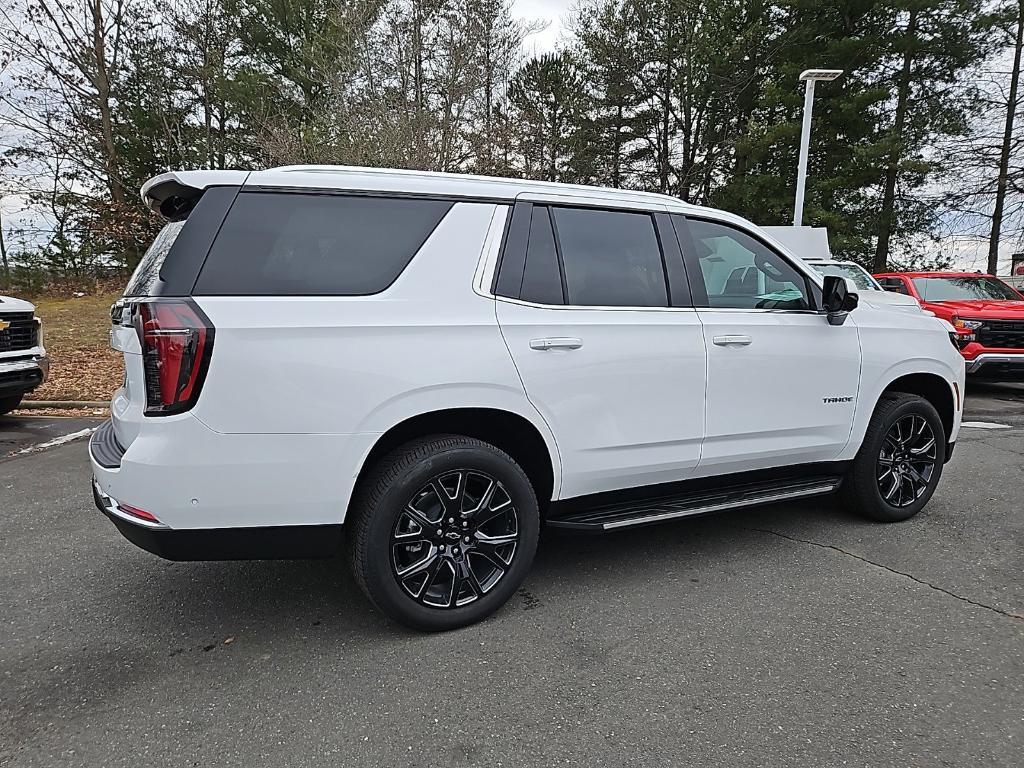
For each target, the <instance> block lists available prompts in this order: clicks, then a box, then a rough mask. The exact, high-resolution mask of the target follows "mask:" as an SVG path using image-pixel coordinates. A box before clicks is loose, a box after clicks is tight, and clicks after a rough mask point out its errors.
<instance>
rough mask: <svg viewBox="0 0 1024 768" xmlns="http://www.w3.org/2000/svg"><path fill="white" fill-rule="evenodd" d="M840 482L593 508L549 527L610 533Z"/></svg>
mask: <svg viewBox="0 0 1024 768" xmlns="http://www.w3.org/2000/svg"><path fill="white" fill-rule="evenodd" d="M840 482H842V478H840V477H816V478H812V479H804V480H787V481H782V482H774V483H758V484H755V485H745V486H735V487H733V488H729V489H722V490H718V491H707V490H704V491H700V492H697V493H688V494H686V493H684V494H679V495H675V496H661V497H658V498H652V499H643V500H639V501H630V502H625V503H618V504H607V505H604V506H594V507H590V508H588V509H583V510H580V511H577V512H571V513H569V514H565V515H559V516H556V517H549V518H548V521H547V524H548V525H549V526H550V527H552V528H569V529H572V530H577V531H611V530H614V529H616V528H632V527H634V526H638V525H651V524H652V523H660V522H662V521H664V520H674V519H676V518H679V517H690V516H691V515H706V514H708V513H710V512H721V511H723V510H726V509H737V508H739V507H750V506H753V505H755V504H769V503H771V502H774V501H788V500H789V499H802V498H806V497H809V496H822V495H824V494H828V493H832V492H833V491H834V490H835V489H836V488H838V487H839V483H840Z"/></svg>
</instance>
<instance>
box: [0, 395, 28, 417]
mask: <svg viewBox="0 0 1024 768" xmlns="http://www.w3.org/2000/svg"><path fill="white" fill-rule="evenodd" d="M22 397H23V395H14V396H12V397H0V416H4V415H6V414H8V413H10V412H11V411H13V410H14V409H15V408H17V407H18V406H19V405H21V398H22Z"/></svg>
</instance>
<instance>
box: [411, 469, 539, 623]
mask: <svg viewBox="0 0 1024 768" xmlns="http://www.w3.org/2000/svg"><path fill="white" fill-rule="evenodd" d="M518 544H519V516H518V513H517V511H516V507H515V505H514V504H513V503H512V497H511V496H510V495H509V493H508V491H506V490H505V486H503V485H502V484H501V482H500V481H499V480H497V479H496V478H494V477H492V476H491V475H489V474H487V473H485V472H481V471H478V470H470V469H459V470H456V471H454V472H447V473H445V474H443V475H438V476H437V477H434V478H432V479H431V480H430V481H429V482H428V483H426V484H425V485H424V486H423V487H422V488H421V489H420V490H419V491H417V492H416V493H415V494H414V495H413V496H412V498H411V499H409V501H408V502H407V503H406V504H405V506H404V508H403V509H402V511H401V512H400V513H399V515H398V520H397V521H396V522H395V527H394V530H393V531H392V534H391V566H392V573H393V574H394V576H395V579H396V580H397V581H398V583H399V585H400V586H401V587H402V589H403V590H405V592H406V593H408V594H409V596H410V597H412V598H413V599H415V600H416V601H417V602H418V603H421V604H423V605H425V606H429V607H431V608H458V607H462V606H464V605H468V604H469V603H472V602H474V601H475V600H479V599H480V598H481V597H483V596H484V595H486V594H487V593H488V592H490V591H491V590H492V589H494V587H495V586H497V584H498V582H499V581H501V579H502V577H504V576H505V574H506V573H508V572H509V570H510V568H511V567H512V560H513V558H514V557H515V556H516V547H517V546H518Z"/></svg>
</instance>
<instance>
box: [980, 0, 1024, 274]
mask: <svg viewBox="0 0 1024 768" xmlns="http://www.w3.org/2000/svg"><path fill="white" fill-rule="evenodd" d="M1022 48H1024V0H1018V3H1017V37H1016V39H1015V41H1014V50H1013V70H1012V71H1011V73H1010V93H1009V95H1008V97H1007V100H1006V125H1005V127H1004V128H1003V146H1002V149H1001V151H1000V153H999V176H998V177H997V179H996V201H995V206H994V207H993V208H992V231H991V233H990V234H989V238H988V273H989V274H990V275H994V274H996V270H997V269H999V234H1000V230H1001V229H1002V227H1003V207H1004V206H1005V205H1006V185H1007V181H1008V177H1009V167H1010V147H1011V145H1012V144H1013V123H1014V118H1015V117H1016V113H1017V89H1018V87H1019V86H1020V58H1021V49H1022Z"/></svg>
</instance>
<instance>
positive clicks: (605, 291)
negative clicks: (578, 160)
mask: <svg viewBox="0 0 1024 768" xmlns="http://www.w3.org/2000/svg"><path fill="white" fill-rule="evenodd" d="M551 211H552V213H553V215H554V220H555V228H556V231H557V233H558V245H559V247H560V248H561V254H562V265H563V267H564V269H565V285H566V289H567V290H568V295H567V297H566V301H567V303H569V304H577V305H584V306H614V307H664V306H667V305H668V291H667V289H666V287H665V269H664V266H663V264H662V261H661V249H660V248H659V247H658V236H657V235H656V234H655V231H654V221H653V219H652V218H651V216H650V215H649V214H646V213H626V212H619V211H599V210H589V209H585V208H552V209H551Z"/></svg>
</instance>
